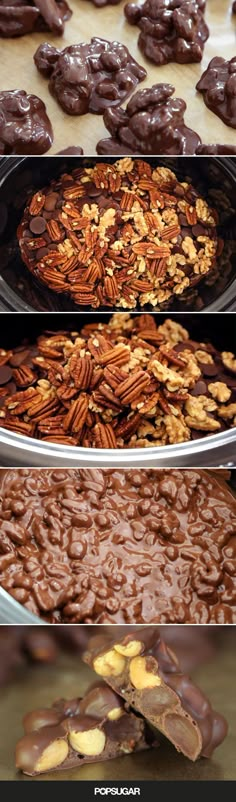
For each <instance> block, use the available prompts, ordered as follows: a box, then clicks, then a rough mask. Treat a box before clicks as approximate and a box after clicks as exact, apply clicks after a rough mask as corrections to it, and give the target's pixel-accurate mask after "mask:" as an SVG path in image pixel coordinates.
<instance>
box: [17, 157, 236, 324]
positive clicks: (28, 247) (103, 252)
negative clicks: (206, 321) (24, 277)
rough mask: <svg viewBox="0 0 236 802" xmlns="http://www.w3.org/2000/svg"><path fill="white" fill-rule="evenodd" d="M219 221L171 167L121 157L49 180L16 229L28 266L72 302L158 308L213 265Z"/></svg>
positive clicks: (218, 242) (184, 295) (185, 295)
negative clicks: (152, 165) (48, 183)
mask: <svg viewBox="0 0 236 802" xmlns="http://www.w3.org/2000/svg"><path fill="white" fill-rule="evenodd" d="M217 222H218V216H217V212H216V210H215V209H211V208H210V207H209V206H208V204H207V202H206V201H205V200H204V199H203V198H202V197H200V195H199V193H198V192H197V190H196V189H195V188H194V187H193V186H192V185H191V184H190V183H188V182H187V181H183V182H180V181H179V180H178V178H177V177H176V175H175V174H174V173H173V172H172V171H171V170H169V169H167V168H165V167H161V166H160V167H157V168H156V169H153V168H152V167H151V165H150V164H148V163H147V162H145V161H143V160H141V159H136V160H134V159H132V158H123V159H120V160H118V161H116V162H115V164H105V163H102V162H99V163H97V164H95V166H94V167H92V168H91V167H89V168H77V169H75V170H73V171H72V173H71V174H64V175H62V176H61V177H60V178H59V179H58V180H56V179H55V180H53V181H51V183H50V185H49V186H47V187H45V188H44V189H42V190H39V191H38V192H36V193H35V194H34V196H33V197H31V198H30V200H29V202H28V205H27V207H26V209H25V211H24V216H23V219H22V221H21V223H20V225H19V227H18V232H17V235H18V240H19V245H20V250H21V255H22V258H23V261H24V262H25V264H26V265H27V267H28V269H29V270H30V271H31V273H33V275H34V276H35V277H36V278H37V279H38V280H39V281H41V282H43V284H46V285H47V287H48V288H49V289H50V290H53V291H54V292H57V293H66V294H67V296H69V297H70V298H71V299H72V301H73V302H74V303H75V304H78V305H79V306H90V307H93V308H97V307H99V306H105V307H113V308H114V307H121V308H122V309H135V308H136V307H137V306H138V305H140V306H141V307H144V306H146V305H149V304H150V305H151V306H153V307H156V308H157V309H159V308H163V305H164V306H165V307H166V306H169V305H170V303H171V302H172V301H173V300H174V299H176V298H178V297H181V300H182V301H184V300H185V298H186V301H187V299H188V292H189V291H190V290H191V292H192V289H193V288H194V287H195V286H196V284H198V282H199V281H200V280H201V279H202V277H204V276H206V275H208V274H209V273H210V271H211V270H212V269H213V268H214V266H215V264H216V257H217V256H218V255H219V254H220V253H221V250H222V247H223V243H222V240H218V239H217V231H216V225H217Z"/></svg>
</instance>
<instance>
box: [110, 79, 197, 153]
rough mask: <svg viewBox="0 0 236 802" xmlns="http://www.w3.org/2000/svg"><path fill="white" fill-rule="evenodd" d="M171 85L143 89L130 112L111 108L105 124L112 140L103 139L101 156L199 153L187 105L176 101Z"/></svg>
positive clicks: (138, 93) (129, 104) (128, 105)
mask: <svg viewBox="0 0 236 802" xmlns="http://www.w3.org/2000/svg"><path fill="white" fill-rule="evenodd" d="M174 91H175V90H174V87H173V86H172V85H171V84H155V85H154V86H152V87H151V88H150V89H140V90H139V91H138V92H136V93H135V94H134V95H132V98H131V100H129V103H128V104H127V106H126V109H125V110H124V109H122V108H120V107H118V108H115V109H114V108H108V109H106V110H105V113H104V117H103V119H104V123H105V126H106V128H107V129H108V131H109V133H110V134H111V138H110V139H101V140H100V142H98V145H97V153H99V154H102V155H104V154H113V155H114V154H120V155H132V154H142V153H143V154H144V155H155V154H162V153H165V154H166V155H168V156H170V155H186V154H191V153H195V151H196V148H197V147H198V145H200V142H201V140H200V137H199V136H198V134H196V133H195V131H192V130H191V128H187V126H186V125H185V122H184V112H185V111H186V103H185V102H184V100H182V99H180V98H173V97H172V95H173V93H174Z"/></svg>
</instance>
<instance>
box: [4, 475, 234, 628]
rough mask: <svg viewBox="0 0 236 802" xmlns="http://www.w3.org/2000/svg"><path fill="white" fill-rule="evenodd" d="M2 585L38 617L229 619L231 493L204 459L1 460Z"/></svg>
mask: <svg viewBox="0 0 236 802" xmlns="http://www.w3.org/2000/svg"><path fill="white" fill-rule="evenodd" d="M0 480H1V486H0V493H1V508H0V521H1V556H0V584H1V587H2V588H4V590H5V591H7V592H8V593H9V594H10V595H11V596H12V597H13V598H14V599H15V600H16V601H18V602H19V603H20V604H23V605H24V606H25V607H26V608H27V609H28V610H30V611H31V612H33V613H34V614H35V615H37V616H39V617H41V618H42V619H43V620H44V621H45V622H48V623H52V624H57V623H66V624H67V623H70V624H76V623H84V624H114V623H115V624H117V623H120V624H133V623H135V624H143V623H147V624H148V623H166V624H173V623H174V624H180V623H181V624H185V623H190V624H191V623H194V624H198V623H200V624H206V623H213V624H215V623H217V624H218V623H220V624H223V623H224V624H229V623H236V604H235V582H236V568H235V534H236V501H235V498H234V496H233V495H232V493H231V491H230V490H229V488H228V486H227V483H226V482H225V481H224V479H223V478H222V479H221V477H220V476H219V477H218V476H217V477H216V476H215V475H214V474H213V473H210V472H205V471H203V470H188V471H187V470H184V471H180V470H173V469H159V470H158V469H141V470H138V469H129V470H128V469H126V470H124V469H117V470H116V469H106V470H98V469H67V470H60V469H46V468H45V469H42V470H34V469H18V470H17V469H11V470H8V471H4V470H2V471H1V477H0Z"/></svg>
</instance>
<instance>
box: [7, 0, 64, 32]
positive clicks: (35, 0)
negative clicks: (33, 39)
mask: <svg viewBox="0 0 236 802" xmlns="http://www.w3.org/2000/svg"><path fill="white" fill-rule="evenodd" d="M71 14H72V11H71V9H70V8H69V6H68V4H67V2H66V0H1V3H0V37H1V36H2V37H5V38H8V37H9V38H11V37H16V36H24V34H26V33H32V32H34V31H52V33H54V34H55V36H60V35H62V34H63V33H64V27H65V26H64V23H65V22H66V21H67V20H68V19H70V17H71Z"/></svg>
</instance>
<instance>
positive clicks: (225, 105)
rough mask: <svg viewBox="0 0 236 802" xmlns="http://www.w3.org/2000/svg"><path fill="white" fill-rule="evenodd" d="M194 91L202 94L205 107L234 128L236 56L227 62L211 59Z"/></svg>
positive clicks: (220, 59) (235, 121) (222, 59)
mask: <svg viewBox="0 0 236 802" xmlns="http://www.w3.org/2000/svg"><path fill="white" fill-rule="evenodd" d="M196 89H198V91H199V92H202V94H203V98H204V101H205V104H206V106H208V108H209V109H211V111H213V112H214V114H217V116H218V117H220V118H221V120H223V122H224V123H226V125H230V126H231V128H236V56H234V58H231V59H230V61H227V60H226V59H224V58H218V57H216V58H213V59H212V60H211V61H210V63H209V64H208V67H207V69H206V70H205V72H204V73H203V74H202V76H201V78H200V81H198V83H197V86H196Z"/></svg>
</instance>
